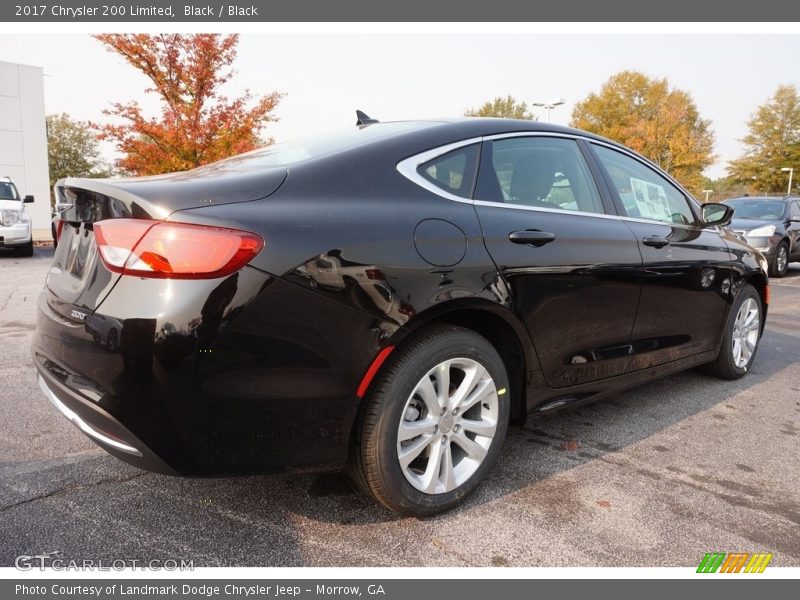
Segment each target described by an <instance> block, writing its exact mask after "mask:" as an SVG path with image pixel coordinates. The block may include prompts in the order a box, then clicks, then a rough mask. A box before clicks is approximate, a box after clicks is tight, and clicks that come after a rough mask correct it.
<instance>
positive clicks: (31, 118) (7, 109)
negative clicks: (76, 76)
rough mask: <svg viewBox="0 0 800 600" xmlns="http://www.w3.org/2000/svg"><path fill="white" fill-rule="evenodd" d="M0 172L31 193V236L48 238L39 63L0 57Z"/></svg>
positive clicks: (23, 193) (41, 87) (25, 193)
mask: <svg viewBox="0 0 800 600" xmlns="http://www.w3.org/2000/svg"><path fill="white" fill-rule="evenodd" d="M0 176H8V177H10V178H11V179H12V180H13V181H14V183H15V184H16V186H17V189H18V190H19V193H20V194H21V195H23V196H25V195H27V194H32V195H33V196H34V198H35V201H34V203H33V204H28V205H27V207H26V208H27V210H29V211H30V215H31V217H32V219H33V239H34V240H37V239H40V240H48V239H51V236H50V219H51V210H50V189H49V187H50V186H49V181H50V174H49V171H48V167H47V128H46V124H45V112H44V73H43V71H42V68H41V67H31V66H28V65H18V64H14V63H8V62H2V61H0Z"/></svg>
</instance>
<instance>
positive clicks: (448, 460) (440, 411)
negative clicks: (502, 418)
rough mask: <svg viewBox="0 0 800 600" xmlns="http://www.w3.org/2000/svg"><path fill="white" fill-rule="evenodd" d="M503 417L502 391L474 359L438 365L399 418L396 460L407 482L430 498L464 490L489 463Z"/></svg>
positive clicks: (445, 362) (423, 379) (419, 383)
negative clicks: (459, 489) (472, 478)
mask: <svg viewBox="0 0 800 600" xmlns="http://www.w3.org/2000/svg"><path fill="white" fill-rule="evenodd" d="M501 393H502V391H501ZM498 414H499V406H498V390H497V387H496V385H495V382H494V380H493V379H492V377H491V375H490V374H489V372H488V371H487V369H486V368H485V367H484V366H483V365H481V364H480V363H478V362H477V361H475V360H473V359H470V358H452V359H449V360H445V361H443V362H441V363H439V364H438V365H436V366H435V367H434V368H432V369H431V370H430V371H428V372H427V373H426V374H425V376H424V377H422V379H420V380H419V382H418V383H417V385H416V386H415V387H414V390H413V392H411V395H410V396H409V397H408V400H407V401H406V405H405V407H404V409H403V412H402V415H401V418H400V424H399V426H398V430H397V459H398V461H399V463H400V468H401V470H402V471H403V475H404V476H405V478H406V480H407V481H408V482H409V483H410V484H411V485H412V486H414V487H415V488H416V489H417V490H419V491H421V492H424V493H426V494H444V493H447V492H450V491H452V490H454V489H455V488H457V487H459V486H460V485H462V484H463V483H464V482H466V481H467V480H468V479H469V478H470V477H471V476H472V475H473V474H474V473H475V472H476V471H477V470H478V468H479V467H480V465H481V463H483V461H484V459H485V458H486V455H487V452H488V450H489V448H490V446H491V445H492V441H493V439H494V436H495V433H496V431H497V422H498Z"/></svg>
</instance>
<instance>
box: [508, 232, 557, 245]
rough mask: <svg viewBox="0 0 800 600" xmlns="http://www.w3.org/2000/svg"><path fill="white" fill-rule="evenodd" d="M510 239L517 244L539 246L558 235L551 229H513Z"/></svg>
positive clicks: (509, 235)
mask: <svg viewBox="0 0 800 600" xmlns="http://www.w3.org/2000/svg"><path fill="white" fill-rule="evenodd" d="M508 239H509V240H511V241H512V242H514V243H515V244H529V245H531V246H537V247H538V246H544V245H545V244H549V243H550V242H552V241H554V240H555V239H556V236H555V234H553V233H550V232H549V231H533V230H530V229H526V230H524V231H512V232H511V233H509V234H508Z"/></svg>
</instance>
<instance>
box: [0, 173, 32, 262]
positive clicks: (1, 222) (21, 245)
mask: <svg viewBox="0 0 800 600" xmlns="http://www.w3.org/2000/svg"><path fill="white" fill-rule="evenodd" d="M30 202H33V196H25V197H24V198H21V197H20V195H19V192H18V191H17V186H15V185H14V182H13V181H11V179H9V178H8V177H0V248H15V249H16V251H17V254H19V255H20V256H32V255H33V237H32V236H31V216H30V215H29V214H28V211H27V210H25V205H26V204H28V203H30Z"/></svg>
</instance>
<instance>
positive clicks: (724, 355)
mask: <svg viewBox="0 0 800 600" xmlns="http://www.w3.org/2000/svg"><path fill="white" fill-rule="evenodd" d="M748 298H752V299H754V300H755V301H756V303H757V305H758V309H759V315H758V316H759V322H760V323H761V326H762V327H763V323H764V305H763V304H762V303H761V296H760V295H759V294H758V292H757V291H756V289H755V288H754V287H753V286H752V285H750V284H745V285H744V286H743V287H742V289H741V290H740V291H739V295H738V296H737V297H736V300H734V302H733V305H732V306H731V310H730V312H729V313H728V318H727V320H726V321H725V333H724V335H723V336H722V345H721V346H720V349H719V354H718V355H717V358H716V360H714V362H711V363H709V364H707V365H704V367H703V370H704V371H705V372H706V373H708V374H709V375H713V376H715V377H719V378H721V379H739V378H740V377H743V376H744V375H746V374H747V371H748V370H750V367H751V366H752V364H753V361H754V360H755V358H756V354H757V353H758V344H759V343H760V341H761V332H760V331H759V336H758V338H757V341H756V347H755V349H754V350H753V354H752V355H751V356H750V360H749V361H748V362H747V364H745V365H743V366H741V367H739V366H737V365H736V362H735V361H734V358H733V351H732V348H733V330H734V325H735V323H736V317H737V315H738V314H739V309H740V308H741V307H742V305H743V304H744V303H745V302H746V301H747V299H748Z"/></svg>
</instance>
